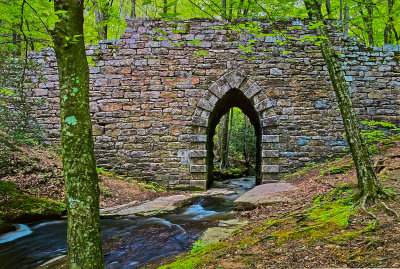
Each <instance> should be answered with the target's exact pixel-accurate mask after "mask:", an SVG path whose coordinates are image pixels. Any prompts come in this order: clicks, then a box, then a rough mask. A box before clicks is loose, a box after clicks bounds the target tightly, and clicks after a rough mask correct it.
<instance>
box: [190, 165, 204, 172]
mask: <svg viewBox="0 0 400 269" xmlns="http://www.w3.org/2000/svg"><path fill="white" fill-rule="evenodd" d="M206 169H207V166H206V165H191V166H190V173H205V172H206Z"/></svg>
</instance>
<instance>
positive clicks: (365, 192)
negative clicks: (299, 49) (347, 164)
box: [304, 0, 382, 201]
mask: <svg viewBox="0 0 400 269" xmlns="http://www.w3.org/2000/svg"><path fill="white" fill-rule="evenodd" d="M304 3H305V5H306V8H307V11H308V14H309V17H310V19H311V20H312V21H314V22H317V23H319V22H323V17H322V14H321V4H320V3H319V2H318V0H304ZM315 30H316V34H317V36H324V37H326V39H323V40H322V43H321V50H322V55H323V57H324V59H325V63H326V65H327V67H328V71H329V75H330V78H331V81H332V85H333V88H334V90H335V94H336V98H337V102H338V104H339V108H340V112H341V114H342V118H343V124H344V128H345V131H346V138H347V142H348V143H349V145H350V149H351V154H352V156H353V160H354V164H355V166H356V170H357V178H358V190H359V193H358V197H357V198H363V200H364V201H365V200H366V199H372V200H375V199H376V198H377V197H378V193H379V192H380V191H382V187H381V185H380V184H379V182H378V180H377V177H376V174H375V171H374V167H373V165H372V162H371V158H370V154H369V151H368V146H367V144H366V143H365V139H364V136H363V135H362V133H361V130H360V125H359V121H358V119H357V115H356V113H355V111H354V108H353V104H352V101H351V98H350V93H349V89H348V84H347V82H346V80H345V77H344V73H343V71H342V67H341V64H340V61H339V57H338V55H337V54H336V52H335V50H334V48H333V45H332V42H331V40H330V38H329V35H328V32H327V30H326V26H325V24H324V26H319V27H316V28H315Z"/></svg>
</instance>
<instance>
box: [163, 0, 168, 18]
mask: <svg viewBox="0 0 400 269" xmlns="http://www.w3.org/2000/svg"><path fill="white" fill-rule="evenodd" d="M163 13H164V15H166V14H167V13H168V0H164V5H163Z"/></svg>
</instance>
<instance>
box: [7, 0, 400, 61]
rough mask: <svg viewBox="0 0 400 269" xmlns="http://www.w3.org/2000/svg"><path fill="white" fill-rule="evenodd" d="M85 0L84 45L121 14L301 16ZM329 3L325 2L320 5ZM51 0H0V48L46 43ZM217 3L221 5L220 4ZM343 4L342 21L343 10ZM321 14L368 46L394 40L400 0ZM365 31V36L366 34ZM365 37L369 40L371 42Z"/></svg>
mask: <svg viewBox="0 0 400 269" xmlns="http://www.w3.org/2000/svg"><path fill="white" fill-rule="evenodd" d="M222 2H223V1H222V0H221V1H215V0H85V11H84V12H85V14H84V15H85V24H84V33H85V41H86V43H96V42H98V41H99V40H101V39H104V36H102V35H101V34H100V33H101V31H102V29H103V28H104V27H106V28H107V34H106V36H107V38H108V39H114V38H119V36H120V35H121V34H123V32H124V29H125V28H126V23H125V19H127V18H133V17H135V18H164V19H191V18H198V17H205V18H217V19H221V20H222V19H224V18H225V19H226V20H233V19H236V18H241V17H246V18H249V17H250V18H267V19H270V20H272V21H273V20H274V18H284V17H289V16H290V17H297V18H306V17H307V12H306V10H305V8H304V4H303V1H299V0H283V1H280V0H279V1H278V0H268V1H267V0H259V1H256V0H226V5H222ZM325 3H329V6H327V5H325ZM53 5H54V3H53V1H44V0H41V1H36V0H18V1H17V0H0V11H1V12H0V21H1V24H0V32H1V33H2V34H1V35H0V43H1V44H2V46H1V50H8V51H10V50H12V51H14V52H17V54H23V53H24V52H25V51H26V50H39V49H41V48H43V47H49V46H50V45H51V35H50V33H51V31H52V30H53V29H54V25H55V23H56V22H57V21H58V20H59V18H58V16H66V14H65V12H63V11H58V12H54V8H53ZM223 6H226V7H225V8H223ZM346 8H348V10H349V13H348V19H347V16H345V13H346V12H345V10H346ZM323 13H324V15H325V16H326V17H327V18H330V19H334V20H344V19H345V18H346V21H348V22H349V34H350V35H355V36H357V37H358V38H359V39H361V40H364V41H366V42H367V44H370V45H382V44H383V43H384V40H385V35H386V36H387V38H386V39H387V42H386V43H394V44H399V42H400V1H396V0H387V1H378V0H361V1H359V0H342V1H340V0H329V1H324V5H323ZM370 35H371V37H370ZM371 38H372V39H373V40H372V41H373V44H371Z"/></svg>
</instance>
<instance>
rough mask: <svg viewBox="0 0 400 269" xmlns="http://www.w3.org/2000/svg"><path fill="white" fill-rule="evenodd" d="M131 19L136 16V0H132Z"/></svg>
mask: <svg viewBox="0 0 400 269" xmlns="http://www.w3.org/2000/svg"><path fill="white" fill-rule="evenodd" d="M131 3H132V6H131V19H133V18H136V0H131Z"/></svg>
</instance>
